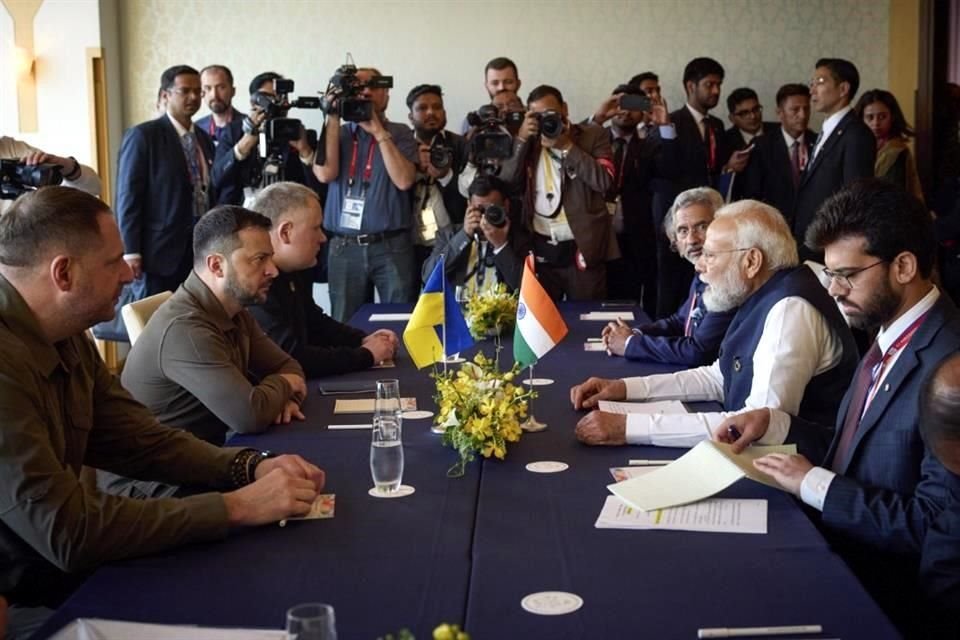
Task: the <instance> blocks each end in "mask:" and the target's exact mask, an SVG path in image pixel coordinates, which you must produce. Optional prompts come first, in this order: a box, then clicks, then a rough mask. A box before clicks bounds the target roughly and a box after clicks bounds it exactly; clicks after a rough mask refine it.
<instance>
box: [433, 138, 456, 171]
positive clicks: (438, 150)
mask: <svg viewBox="0 0 960 640" xmlns="http://www.w3.org/2000/svg"><path fill="white" fill-rule="evenodd" d="M430 164H432V165H433V168H434V169H439V170H441V171H443V170H445V169H449V168H450V166H451V165H452V164H453V149H452V148H451V147H448V146H447V145H445V144H444V143H443V140H441V139H440V137H439V136H434V138H433V142H431V143H430Z"/></svg>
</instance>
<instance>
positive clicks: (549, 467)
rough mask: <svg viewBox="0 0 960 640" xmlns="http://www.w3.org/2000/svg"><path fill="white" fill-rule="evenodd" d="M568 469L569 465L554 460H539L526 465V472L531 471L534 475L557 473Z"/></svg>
mask: <svg viewBox="0 0 960 640" xmlns="http://www.w3.org/2000/svg"><path fill="white" fill-rule="evenodd" d="M569 468H570V465H568V464H567V463H566V462H557V461H556V460H541V461H540V462H531V463H530V464H528V465H527V471H533V472H534V473H559V472H560V471H566V470H567V469H569Z"/></svg>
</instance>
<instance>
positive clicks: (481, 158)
mask: <svg viewBox="0 0 960 640" xmlns="http://www.w3.org/2000/svg"><path fill="white" fill-rule="evenodd" d="M516 115H518V116H520V120H521V122H522V121H523V114H522V113H516ZM467 123H468V124H469V125H470V126H471V127H474V128H476V130H477V131H476V133H474V135H473V137H472V138H471V139H470V149H469V151H470V156H471V157H472V158H473V161H474V163H475V164H476V165H477V168H478V169H479V170H480V171H481V172H482V173H486V174H491V175H492V174H496V173H498V172H499V170H500V163H501V162H502V161H503V160H506V159H508V158H510V156H512V155H513V136H512V135H510V132H509V131H508V130H507V123H506V122H505V121H504V120H503V119H502V118H501V117H500V112H499V110H497V108H496V107H495V106H493V105H492V104H485V105H483V106H482V107H480V108H479V109H477V110H476V111H472V112H470V113H468V114H467Z"/></svg>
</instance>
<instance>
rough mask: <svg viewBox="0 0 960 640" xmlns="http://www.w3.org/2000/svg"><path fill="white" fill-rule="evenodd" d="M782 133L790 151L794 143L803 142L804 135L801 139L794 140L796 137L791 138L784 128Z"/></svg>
mask: <svg viewBox="0 0 960 640" xmlns="http://www.w3.org/2000/svg"><path fill="white" fill-rule="evenodd" d="M780 133H782V134H783V139H784V141H785V142H786V143H787V149H789V148H790V147H792V146H793V143H794V142H796V141H797V140H799V141H801V142H803V134H802V133H801V134H800V137H799V138H794V137H793V136H791V135H790V134H789V133H787V130H786V129H784V128H783V127H780Z"/></svg>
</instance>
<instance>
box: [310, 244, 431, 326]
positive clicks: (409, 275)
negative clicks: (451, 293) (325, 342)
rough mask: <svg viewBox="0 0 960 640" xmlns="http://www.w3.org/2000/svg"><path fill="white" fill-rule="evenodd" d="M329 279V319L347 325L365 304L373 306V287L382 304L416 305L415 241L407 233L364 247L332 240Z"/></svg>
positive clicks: (329, 256) (417, 278) (417, 279)
mask: <svg viewBox="0 0 960 640" xmlns="http://www.w3.org/2000/svg"><path fill="white" fill-rule="evenodd" d="M327 277H328V279H329V283H330V315H331V316H333V318H334V319H335V320H337V321H339V322H347V321H348V320H350V318H351V317H352V316H353V314H354V313H356V311H357V309H359V308H360V306H361V305H362V304H364V303H366V302H373V288H374V287H376V289H377V292H378V293H379V294H380V302H413V301H414V300H416V297H417V284H418V283H419V274H418V273H415V266H414V259H413V241H412V239H411V237H410V235H409V234H407V233H403V234H399V235H396V236H394V237H391V238H386V239H384V240H381V241H380V242H376V243H374V244H368V245H365V246H361V245H358V244H356V243H355V242H351V241H350V240H348V239H345V238H342V237H334V238H331V240H330V252H329V254H328V255H327Z"/></svg>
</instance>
